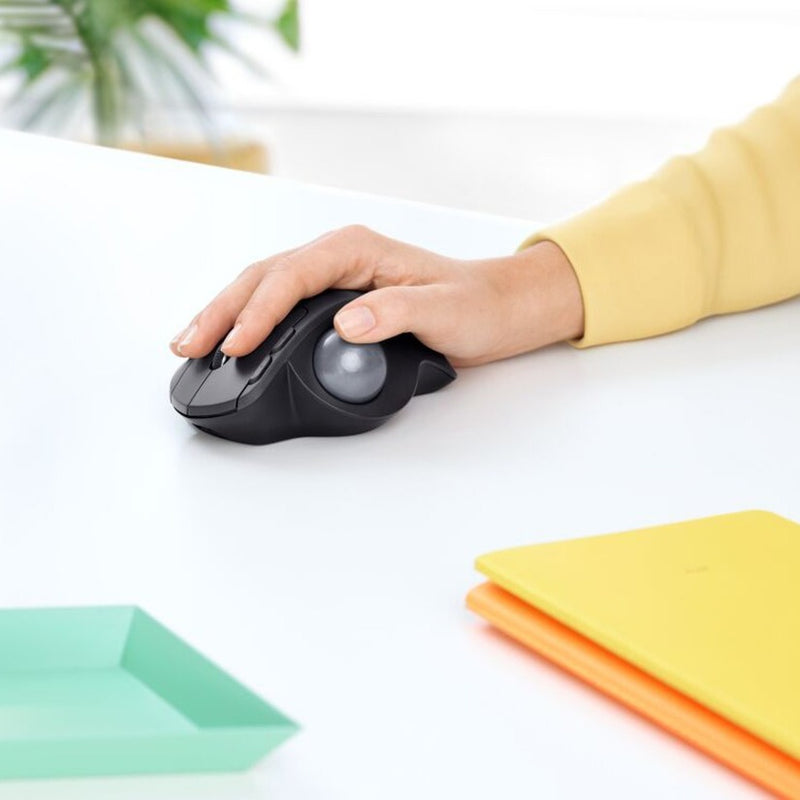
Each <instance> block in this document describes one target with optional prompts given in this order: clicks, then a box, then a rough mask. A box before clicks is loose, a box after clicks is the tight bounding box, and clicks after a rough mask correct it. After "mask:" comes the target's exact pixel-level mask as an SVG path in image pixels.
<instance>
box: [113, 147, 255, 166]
mask: <svg viewBox="0 0 800 800" xmlns="http://www.w3.org/2000/svg"><path fill="white" fill-rule="evenodd" d="M121 147H122V149H123V150H133V151H136V152H140V153H150V154H151V155H155V156H163V157H165V158H177V159H179V160H181V161H194V162H196V163H198V164H213V165H214V166H217V167H228V168H229V169H240V170H244V171H246V172H268V169H269V157H268V153H267V148H266V146H265V145H263V144H261V142H255V141H247V140H242V141H233V140H231V141H223V142H218V143H217V142H215V143H210V142H202V141H189V140H187V141H183V142H182V141H179V140H164V141H158V140H156V141H148V142H146V143H144V144H141V143H127V144H123V145H122V146H121Z"/></svg>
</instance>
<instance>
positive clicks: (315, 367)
mask: <svg viewBox="0 0 800 800" xmlns="http://www.w3.org/2000/svg"><path fill="white" fill-rule="evenodd" d="M361 294H362V293H361V292H354V291H344V290H331V291H327V292H323V293H322V294H319V295H316V296H315V297H310V298H308V299H306V300H303V301H302V302H301V303H299V304H298V305H297V306H295V307H294V308H293V309H292V310H291V311H290V312H289V314H287V316H286V317H285V319H284V320H283V321H282V322H281V323H280V324H279V325H277V326H276V327H275V329H274V330H273V331H272V333H270V335H269V336H268V337H267V338H266V340H265V341H264V342H263V343H262V344H261V345H259V346H258V347H257V348H256V349H255V350H254V351H253V352H252V353H250V354H248V355H246V356H241V357H240V358H228V357H227V356H225V355H224V354H223V353H222V351H221V350H220V348H219V345H217V347H215V348H214V350H212V351H211V352H210V353H209V354H208V355H207V356H204V357H203V358H190V359H187V360H186V361H185V362H184V363H183V364H182V365H181V366H180V367H179V368H178V370H177V372H176V373H175V375H174V376H173V378H172V382H171V383H170V387H169V397H170V401H171V403H172V405H173V407H174V408H175V410H176V411H177V412H178V413H179V414H181V415H183V416H184V417H186V419H187V420H188V421H189V422H190V423H191V424H192V425H194V426H195V427H196V428H199V429H200V430H201V431H205V432H206V433H211V434H214V435H216V436H221V437H222V438H224V439H231V440H233V441H235V442H245V443H247V444H268V443H270V442H277V441H280V440H282V439H291V438H294V437H297V436H348V435H350V434H354V433H363V432H364V431H368V430H371V429H372V428H377V427H378V425H381V424H382V423H384V422H386V420H387V419H389V417H391V416H392V415H393V414H395V413H397V412H398V411H399V410H400V409H401V408H402V407H403V406H404V405H405V404H406V403H407V402H408V401H409V400H410V399H411V398H412V397H413V396H414V395H418V394H426V393H428V392H434V391H436V390H437V389H441V388H442V387H443V386H446V385H447V384H448V383H450V381H452V380H453V379H454V378H455V377H456V373H455V370H454V369H453V367H452V366H451V365H450V362H449V361H448V360H447V359H446V358H445V357H444V356H443V355H442V354H441V353H437V352H436V351H435V350H431V349H430V348H429V347H426V346H425V345H424V344H422V342H420V341H419V339H417V338H416V337H415V336H413V335H412V334H410V333H404V334H402V335H400V336H395V337H393V338H391V339H387V340H386V341H383V342H380V343H377V344H351V343H350V342H346V341H345V340H344V339H342V338H340V337H339V335H338V334H337V333H336V331H335V330H334V328H333V317H334V315H335V314H336V312H337V311H338V310H339V309H340V308H341V307H342V306H344V305H345V304H346V303H349V302H350V301H351V300H354V299H355V298H356V297H359V296H360V295H361ZM220 344H221V343H220Z"/></svg>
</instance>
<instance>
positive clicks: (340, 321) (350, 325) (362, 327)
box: [336, 306, 375, 338]
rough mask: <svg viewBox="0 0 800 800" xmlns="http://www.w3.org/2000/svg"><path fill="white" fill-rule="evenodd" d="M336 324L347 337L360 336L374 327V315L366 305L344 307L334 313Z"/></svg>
mask: <svg viewBox="0 0 800 800" xmlns="http://www.w3.org/2000/svg"><path fill="white" fill-rule="evenodd" d="M336 324H337V325H338V327H339V330H340V331H341V332H342V333H343V334H344V335H345V336H346V337H347V338H351V337H355V336H362V335H363V334H365V333H366V332H367V331H369V330H372V328H374V327H375V315H374V314H373V313H372V311H370V310H369V308H367V306H356V307H355V308H346V309H344V311H340V312H339V313H338V314H337V315H336Z"/></svg>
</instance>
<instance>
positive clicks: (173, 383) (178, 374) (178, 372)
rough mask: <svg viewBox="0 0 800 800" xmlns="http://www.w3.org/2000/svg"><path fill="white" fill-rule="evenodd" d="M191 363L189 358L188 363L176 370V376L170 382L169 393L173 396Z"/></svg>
mask: <svg viewBox="0 0 800 800" xmlns="http://www.w3.org/2000/svg"><path fill="white" fill-rule="evenodd" d="M189 364H190V361H189V359H188V358H187V359H186V361H184V362H183V364H181V365H180V366H179V367H178V369H176V370H175V374H174V375H173V376H172V380H171V381H170V382H169V391H170V394H172V392H173V390H174V389H175V387H176V386H177V385H178V381H179V380H180V379H181V378H182V377H183V374H184V373H185V372H186V370H187V369H189Z"/></svg>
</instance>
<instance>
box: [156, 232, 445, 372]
mask: <svg viewBox="0 0 800 800" xmlns="http://www.w3.org/2000/svg"><path fill="white" fill-rule="evenodd" d="M443 262H444V259H442V258H441V257H440V256H435V255H434V254H433V253H428V252H427V251H425V250H421V249H419V248H416V247H412V246H410V245H406V244H403V243H401V242H398V241H395V240H393V239H390V238H388V237H385V236H381V235H380V234H378V233H375V232H374V231H371V230H369V229H368V228H365V227H363V226H360V225H353V226H349V227H347V228H342V229H340V230H337V231H333V232H331V233H328V234H325V235H323V236H321V237H320V238H318V239H316V240H314V241H313V242H311V243H309V244H307V245H304V246H303V247H299V248H296V249H295V250H289V251H287V252H285V253H281V254H279V255H276V256H272V257H271V258H267V259H265V260H264V261H260V262H257V263H255V264H253V265H251V266H250V267H248V268H247V269H246V270H245V271H244V272H243V273H242V274H241V275H240V276H239V277H238V278H237V279H236V280H235V281H234V282H233V283H232V284H231V285H230V286H228V287H227V288H226V289H225V290H224V291H222V292H221V293H220V294H219V295H218V296H217V297H216V298H215V299H214V300H213V301H212V302H211V303H210V304H209V305H208V306H207V307H206V308H205V309H204V310H203V311H202V312H201V313H200V314H198V315H197V317H196V318H195V319H194V320H192V322H191V323H190V324H189V326H188V327H187V328H186V329H185V330H183V331H182V332H181V333H180V334H178V336H176V337H175V338H174V339H173V340H172V342H171V343H170V348H171V349H172V351H173V352H174V353H175V354H176V355H182V356H187V357H190V358H198V357H200V356H203V355H206V354H207V353H208V352H210V350H211V349H212V348H213V347H214V346H215V345H216V344H217V342H218V341H219V340H220V339H221V338H222V337H223V336H224V335H225V334H226V333H227V332H228V331H230V333H229V334H228V336H227V337H226V339H225V341H224V342H223V345H222V350H223V352H225V353H226V354H227V355H229V356H243V355H246V354H247V353H250V352H252V351H253V350H254V349H255V348H256V347H258V345H259V344H261V342H262V341H264V339H265V338H266V337H267V336H268V335H269V333H270V332H271V331H272V329H273V328H274V327H275V325H277V324H278V323H279V322H280V321H281V320H282V319H283V318H284V317H285V316H286V315H287V314H288V313H289V311H290V310H291V309H292V308H293V307H294V306H295V305H297V303H298V302H300V301H301V300H302V299H303V298H305V297H311V296H313V295H315V294H318V293H319V292H322V291H324V290H325V289H328V288H341V289H366V288H369V287H372V286H377V287H391V286H395V285H397V284H419V283H427V282H430V281H434V280H436V277H437V275H438V273H439V271H440V269H441V265H442V263H443ZM381 302H382V303H384V304H385V305H384V307H383V310H382V315H383V317H382V320H381V322H380V324H381V325H382V326H383V327H382V328H381V330H383V329H384V328H385V327H386V326H387V325H390V324H394V325H397V324H400V322H399V320H400V319H401V316H402V315H401V314H400V310H399V308H398V309H395V310H394V311H392V310H391V308H390V305H389V303H390V298H387V299H386V300H384V301H381ZM395 303H396V304H400V303H402V299H397V300H396V301H395ZM391 319H395V320H396V321H395V322H394V323H392V322H391ZM362 327H363V325H362ZM387 335H391V334H387Z"/></svg>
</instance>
